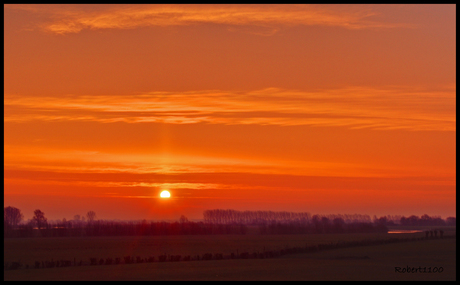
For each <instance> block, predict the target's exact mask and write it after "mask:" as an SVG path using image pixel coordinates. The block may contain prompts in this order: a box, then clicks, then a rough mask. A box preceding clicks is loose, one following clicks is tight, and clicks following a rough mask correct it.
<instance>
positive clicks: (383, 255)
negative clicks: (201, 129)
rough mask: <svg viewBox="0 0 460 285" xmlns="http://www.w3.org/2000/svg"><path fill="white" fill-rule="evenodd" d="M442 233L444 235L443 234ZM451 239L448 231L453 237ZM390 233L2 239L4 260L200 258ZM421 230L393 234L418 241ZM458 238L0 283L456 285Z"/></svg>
mask: <svg viewBox="0 0 460 285" xmlns="http://www.w3.org/2000/svg"><path fill="white" fill-rule="evenodd" d="M447 234H448V232H447V231H446V235H447ZM451 234H452V232H451ZM394 236H395V235H390V234H340V235H337V234H330V235H327V234H325V235H267V236H262V235H242V236H241V235H228V236H227V235H222V236H168V237H164V236H163V237H97V238H34V239H5V240H4V262H12V261H21V262H22V263H23V264H29V265H30V266H31V265H32V264H33V262H34V261H35V260H51V259H52V258H53V259H54V260H59V259H69V260H70V259H71V260H72V261H73V258H74V257H75V258H76V259H77V260H80V259H82V260H84V261H86V262H87V261H88V260H89V258H90V257H96V258H107V257H113V258H115V257H123V256H126V255H131V256H137V255H138V256H141V257H148V256H155V258H157V257H158V255H161V254H164V253H166V254H181V255H196V254H199V255H202V254H203V253H206V252H210V253H223V254H230V253H232V252H235V253H236V251H237V250H238V251H239V252H243V251H248V252H254V251H263V249H264V247H265V249H266V250H276V249H282V248H284V247H286V246H288V247H294V246H302V247H303V246H305V245H306V244H308V245H314V244H320V243H327V242H337V241H351V240H364V239H383V238H390V237H394ZM422 236H424V234H423V233H417V234H398V235H397V237H422ZM455 252H456V239H436V240H424V241H414V242H404V243H395V244H387V245H376V246H362V247H353V248H343V249H334V250H327V251H320V252H314V253H303V254H293V255H285V256H282V257H278V258H273V259H248V260H241V259H238V260H210V261H191V262H165V263H158V262H155V263H142V264H126V265H125V264H122V265H102V266H82V267H73V266H72V267H67V268H47V269H20V270H7V271H4V280H455V279H456V271H455V257H456V256H455ZM407 266H410V267H417V268H418V267H419V266H421V267H430V266H431V267H443V269H444V271H443V272H442V273H436V274H435V273H395V267H401V268H404V267H407Z"/></svg>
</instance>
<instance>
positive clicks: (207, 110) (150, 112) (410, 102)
mask: <svg viewBox="0 0 460 285" xmlns="http://www.w3.org/2000/svg"><path fill="white" fill-rule="evenodd" d="M455 94H456V93H455V88H444V89H440V90H421V89H417V88H410V87H389V88H380V89H377V88H370V87H348V88H342V89H332V90H330V89H329V90H327V89H325V90H316V91H298V90H284V89H277V88H268V89H263V90H255V91H247V92H235V91H221V90H203V91H189V92H150V93H146V94H139V95H131V96H122V95H95V96H73V95H68V96H61V97H38V96H21V95H8V94H6V95H5V98H4V121H5V122H27V121H35V120H38V121H94V122H100V123H114V122H125V123H149V122H150V123H168V124H194V123H211V124H226V125H233V124H258V125H279V126H292V125H310V126H344V127H348V128H370V129H381V130H384V129H409V130H437V131H455V130H456V126H455V124H456V113H455V99H456V96H455Z"/></svg>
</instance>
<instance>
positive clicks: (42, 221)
mask: <svg viewBox="0 0 460 285" xmlns="http://www.w3.org/2000/svg"><path fill="white" fill-rule="evenodd" d="M32 220H33V221H34V223H35V224H36V225H37V227H38V229H41V228H43V227H44V226H46V223H47V219H46V218H45V213H43V212H42V211H40V210H38V209H37V210H35V211H34V217H33V218H32Z"/></svg>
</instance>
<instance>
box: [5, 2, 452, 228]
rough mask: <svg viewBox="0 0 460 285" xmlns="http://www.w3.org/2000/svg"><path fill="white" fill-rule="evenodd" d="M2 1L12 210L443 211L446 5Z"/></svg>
mask: <svg viewBox="0 0 460 285" xmlns="http://www.w3.org/2000/svg"><path fill="white" fill-rule="evenodd" d="M4 11H5V12H4V17H5V29H4V62H5V63H4V74H5V75H4V82H5V84H4V136H5V139H4V157H5V158H4V188H5V190H4V201H5V202H4V203H5V206H15V207H17V208H20V209H21V210H22V211H23V212H24V216H25V217H26V219H27V218H30V217H31V216H32V213H33V210H35V209H37V208H39V209H41V210H42V211H44V212H45V214H46V215H47V216H49V217H50V218H51V219H53V218H55V219H58V218H60V219H62V218H64V217H65V218H67V219H70V218H72V217H73V216H74V215H75V214H80V215H81V214H84V213H86V212H87V211H89V210H93V211H95V212H96V213H97V215H98V217H99V218H103V219H112V218H113V219H143V218H146V219H178V218H179V217H180V216H181V215H182V214H184V215H186V216H187V217H189V218H202V212H203V211H204V210H206V209H214V208H232V209H235V210H280V211H281V210H283V211H284V210H288V211H291V210H292V211H297V212H310V213H313V214H315V213H320V214H321V213H322V214H334V213H343V214H345V213H359V214H369V215H374V214H377V215H387V214H392V215H411V214H416V215H422V214H425V213H426V214H429V215H440V216H443V217H447V216H454V215H455V208H456V203H455V195H456V192H455V186H456V174H455V173H456V161H455V157H456V107H455V106H456V79H455V78H456V77H455V76H456V66H455V58H456V39H455V17H456V14H455V5H421V4H417V5H128V4H126V5H106V4H101V5H64V4H62V5H61V4H60V5H30V4H21V5H15V4H8V5H4ZM165 188H167V189H170V190H171V194H172V198H171V199H170V200H169V201H168V202H166V201H164V200H160V199H158V195H159V192H160V191H161V190H162V189H165ZM132 198H139V199H132ZM63 205H66V206H65V207H64V206H63ZM123 205H124V207H125V210H124V211H123V212H120V207H122V208H123ZM29 216H30V217H29Z"/></svg>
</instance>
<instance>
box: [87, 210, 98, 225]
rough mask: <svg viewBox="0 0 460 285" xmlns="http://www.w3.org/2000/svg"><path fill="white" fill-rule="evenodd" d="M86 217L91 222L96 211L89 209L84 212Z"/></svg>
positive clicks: (94, 217)
mask: <svg viewBox="0 0 460 285" xmlns="http://www.w3.org/2000/svg"><path fill="white" fill-rule="evenodd" d="M86 218H87V219H88V222H89V223H91V222H93V221H94V220H95V219H96V213H95V212H94V211H89V212H88V213H86Z"/></svg>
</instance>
